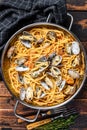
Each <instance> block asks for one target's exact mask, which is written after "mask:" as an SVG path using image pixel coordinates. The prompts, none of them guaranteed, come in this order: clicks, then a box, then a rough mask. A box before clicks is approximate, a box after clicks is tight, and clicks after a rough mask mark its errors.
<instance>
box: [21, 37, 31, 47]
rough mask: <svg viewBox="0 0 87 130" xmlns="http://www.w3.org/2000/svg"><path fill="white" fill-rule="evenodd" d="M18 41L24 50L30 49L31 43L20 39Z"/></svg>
mask: <svg viewBox="0 0 87 130" xmlns="http://www.w3.org/2000/svg"><path fill="white" fill-rule="evenodd" d="M20 41H21V43H22V44H23V45H24V46H25V47H26V48H31V47H32V44H31V42H30V41H29V40H25V39H22V38H20Z"/></svg>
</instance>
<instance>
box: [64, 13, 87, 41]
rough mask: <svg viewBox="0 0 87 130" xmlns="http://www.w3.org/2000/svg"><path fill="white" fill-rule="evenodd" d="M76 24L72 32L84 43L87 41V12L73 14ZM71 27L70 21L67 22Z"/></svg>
mask: <svg viewBox="0 0 87 130" xmlns="http://www.w3.org/2000/svg"><path fill="white" fill-rule="evenodd" d="M69 13H70V14H72V16H73V19H74V23H73V26H72V29H71V31H72V32H73V33H74V34H75V35H76V36H77V37H78V38H79V39H80V40H81V41H83V42H86V41H87V13H86V12H80V13H79V12H71V11H69ZM66 24H67V25H66V26H69V21H67V22H66Z"/></svg>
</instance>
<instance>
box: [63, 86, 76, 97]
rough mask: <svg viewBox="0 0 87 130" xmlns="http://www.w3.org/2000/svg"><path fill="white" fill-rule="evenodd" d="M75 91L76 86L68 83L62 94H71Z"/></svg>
mask: <svg viewBox="0 0 87 130" xmlns="http://www.w3.org/2000/svg"><path fill="white" fill-rule="evenodd" d="M75 91H76V87H75V86H70V85H68V86H67V88H66V89H65V90H64V94H66V95H73V94H74V93H75Z"/></svg>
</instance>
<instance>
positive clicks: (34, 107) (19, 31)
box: [1, 22, 87, 110]
mask: <svg viewBox="0 0 87 130" xmlns="http://www.w3.org/2000/svg"><path fill="white" fill-rule="evenodd" d="M44 25H45V26H46V25H47V26H52V27H56V28H59V29H62V30H63V31H66V32H67V33H69V34H70V35H72V36H73V37H74V38H75V39H76V40H77V41H78V42H79V44H80V46H81V48H82V50H83V53H84V59H85V66H87V61H86V52H85V49H84V47H83V45H82V43H81V42H80V40H79V39H78V38H77V36H76V35H75V34H73V33H72V32H71V31H69V30H68V29H66V28H65V27H63V26H60V25H56V24H53V23H47V22H39V23H33V24H29V25H26V26H24V27H23V28H21V29H19V30H18V31H17V32H15V33H14V34H13V35H12V36H11V37H10V39H9V40H8V41H7V43H6V45H5V47H4V50H3V52H2V57H1V73H2V78H3V81H4V83H5V86H6V87H7V89H8V90H9V92H10V93H11V95H13V97H15V99H16V100H18V101H19V102H20V103H21V104H23V105H25V106H27V107H30V108H33V109H40V110H43V109H44V110H45V109H46V110H47V109H53V108H57V107H61V106H63V105H65V104H67V103H69V102H70V101H72V99H74V98H75V97H76V95H77V94H78V93H79V92H80V90H81V89H82V87H83V84H84V82H85V79H86V72H87V67H85V72H84V78H83V80H82V83H81V85H80V87H79V88H78V90H77V91H76V92H75V93H74V94H73V95H72V96H71V97H70V98H69V99H67V100H66V101H64V102H63V103H60V104H57V105H54V106H46V107H45V106H41V107H40V106H35V105H31V104H28V103H27V102H25V101H21V100H20V99H19V98H18V97H16V96H15V95H14V94H13V93H12V91H11V90H10V87H9V86H8V85H7V83H6V81H5V78H4V74H3V69H2V68H3V60H4V55H5V52H6V50H7V48H8V46H9V44H10V41H11V40H12V39H13V38H14V37H15V36H16V35H18V34H19V33H21V32H22V31H23V30H25V29H28V28H32V27H36V26H38V27H39V26H44Z"/></svg>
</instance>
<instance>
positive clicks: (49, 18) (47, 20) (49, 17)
mask: <svg viewBox="0 0 87 130" xmlns="http://www.w3.org/2000/svg"><path fill="white" fill-rule="evenodd" d="M67 15H68V16H69V17H70V25H69V27H68V29H69V31H70V30H71V28H72V24H73V16H72V15H71V14H70V13H67ZM51 16H52V13H50V14H49V15H48V17H47V19H46V22H47V23H48V22H51Z"/></svg>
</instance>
